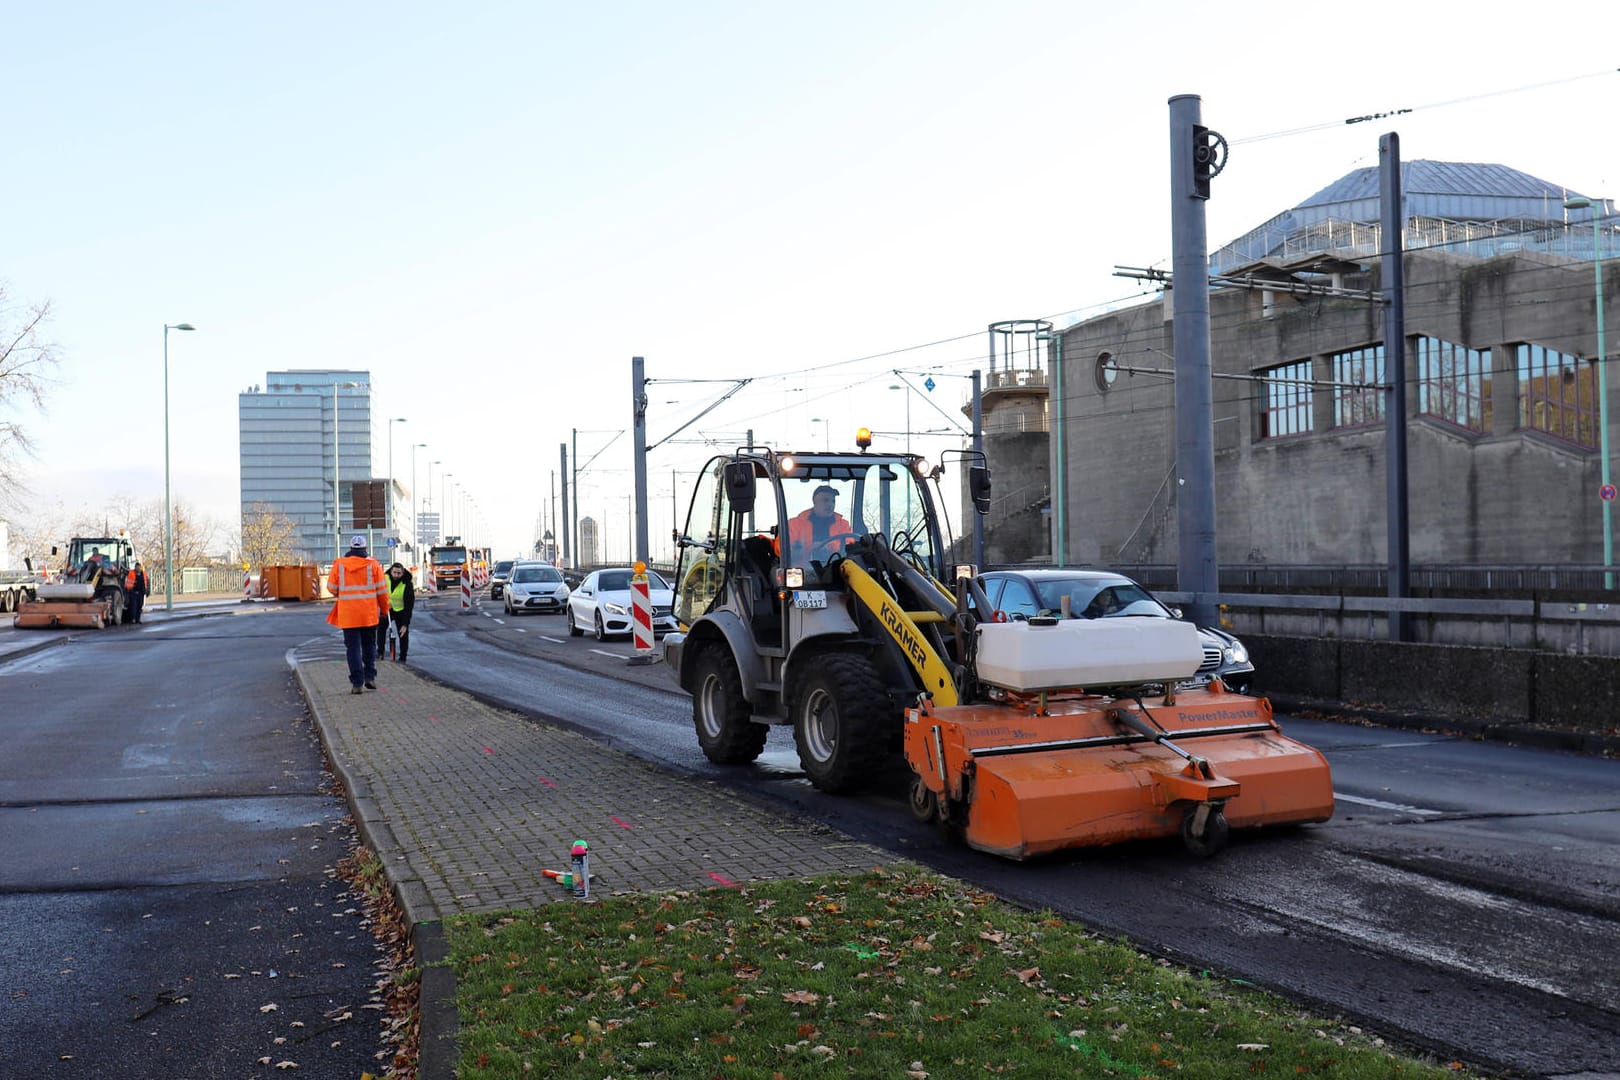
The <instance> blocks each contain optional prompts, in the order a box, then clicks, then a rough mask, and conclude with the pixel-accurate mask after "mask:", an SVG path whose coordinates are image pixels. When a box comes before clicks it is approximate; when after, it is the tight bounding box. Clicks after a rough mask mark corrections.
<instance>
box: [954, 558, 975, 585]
mask: <svg viewBox="0 0 1620 1080" xmlns="http://www.w3.org/2000/svg"><path fill="white" fill-rule="evenodd" d="M972 576H973V564H972V563H970V562H964V563H957V564H956V580H958V581H966V580H967V579H968V578H970V577H972Z"/></svg>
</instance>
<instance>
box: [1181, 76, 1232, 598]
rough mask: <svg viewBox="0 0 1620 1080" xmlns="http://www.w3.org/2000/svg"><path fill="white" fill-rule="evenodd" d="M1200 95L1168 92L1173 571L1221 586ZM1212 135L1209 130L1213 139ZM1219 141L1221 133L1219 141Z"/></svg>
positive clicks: (1211, 169)
mask: <svg viewBox="0 0 1620 1080" xmlns="http://www.w3.org/2000/svg"><path fill="white" fill-rule="evenodd" d="M1201 103H1202V99H1201V98H1199V97H1198V95H1196V94H1178V95H1176V96H1175V97H1173V98H1171V99H1170V250H1171V266H1172V276H1171V280H1172V281H1173V282H1176V283H1178V285H1179V287H1178V288H1173V289H1171V291H1170V302H1171V308H1172V311H1173V312H1174V318H1175V324H1174V327H1173V330H1172V337H1171V340H1172V341H1173V342H1174V344H1173V346H1172V348H1173V351H1174V352H1175V365H1176V474H1177V475H1176V577H1177V584H1178V585H1179V587H1180V589H1181V591H1183V592H1192V593H1213V592H1219V591H1220V565H1219V563H1218V561H1217V559H1216V554H1215V420H1214V402H1213V398H1214V392H1213V389H1212V388H1213V380H1212V379H1211V378H1210V364H1209V284H1208V283H1209V241H1208V237H1207V234H1206V232H1205V227H1204V203H1205V201H1206V200H1207V199H1208V198H1209V180H1210V178H1211V177H1212V176H1214V174H1215V173H1217V172H1219V171H1220V167H1221V166H1222V165H1224V164H1225V160H1224V155H1223V156H1222V158H1221V159H1220V161H1219V162H1218V163H1217V161H1216V157H1215V152H1214V145H1213V143H1212V140H1211V138H1210V136H1211V135H1212V134H1213V133H1212V132H1210V131H1209V129H1207V128H1205V127H1204V126H1203V124H1202V123H1200V120H1201V119H1202V115H1201V114H1202V104H1201ZM1219 138H1220V137H1219V136H1218V135H1217V136H1215V139H1216V140H1219ZM1221 145H1222V146H1223V147H1224V145H1225V144H1224V141H1222V142H1221ZM1187 617H1188V618H1190V619H1191V620H1192V621H1193V622H1195V623H1198V624H1199V625H1201V626H1214V625H1218V624H1219V620H1220V613H1219V612H1218V611H1217V610H1216V608H1215V605H1214V604H1212V603H1209V602H1207V601H1197V602H1194V603H1192V604H1189V605H1187Z"/></svg>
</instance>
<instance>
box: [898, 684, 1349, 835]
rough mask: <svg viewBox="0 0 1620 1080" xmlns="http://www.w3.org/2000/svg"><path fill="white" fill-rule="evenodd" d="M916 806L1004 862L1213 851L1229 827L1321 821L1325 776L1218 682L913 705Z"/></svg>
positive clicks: (909, 756)
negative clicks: (1140, 843) (1067, 854)
mask: <svg viewBox="0 0 1620 1080" xmlns="http://www.w3.org/2000/svg"><path fill="white" fill-rule="evenodd" d="M905 753H906V760H907V763H908V764H909V765H910V766H911V769H912V772H913V773H915V776H914V778H913V783H912V794H911V804H912V810H913V812H914V813H916V814H917V816H918V817H919V818H923V819H925V820H935V821H938V822H940V823H941V824H943V825H944V826H945V827H946V828H947V829H948V830H949V831H950V832H952V833H954V834H957V835H959V836H960V837H961V838H962V839H963V840H965V841H966V842H967V843H968V844H969V845H970V846H971V847H974V848H977V849H979V850H980V851H986V852H990V853H992V854H995V855H1001V856H1004V857H1006V858H1011V859H1025V858H1029V857H1031V856H1036V855H1043V854H1048V853H1051V852H1056V851H1062V850H1066V849H1070V848H1082V847H1093V846H1100V845H1104V844H1115V843H1119V842H1121V841H1126V840H1144V839H1155V838H1168V837H1176V836H1180V837H1181V838H1182V840H1183V842H1184V843H1185V844H1186V845H1187V847H1188V849H1189V850H1191V851H1193V852H1194V853H1195V854H1199V855H1209V854H1213V853H1214V852H1215V851H1218V850H1219V849H1220V848H1221V847H1222V846H1224V845H1225V843H1226V839H1227V833H1228V830H1229V829H1231V828H1249V827H1254V826H1263V825H1291V824H1297V823H1303V822H1316V821H1326V820H1328V818H1330V817H1331V816H1332V815H1333V779H1332V774H1331V772H1330V770H1329V768H1328V763H1327V760H1326V759H1325V758H1324V757H1323V756H1322V755H1321V754H1320V753H1319V752H1318V751H1316V750H1314V749H1312V748H1311V747H1309V746H1306V745H1304V744H1303V743H1300V742H1296V741H1295V740H1293V739H1290V738H1288V737H1286V736H1285V735H1283V733H1282V731H1281V730H1280V729H1279V728H1278V726H1277V723H1276V721H1275V720H1274V719H1273V717H1272V711H1271V703H1270V702H1268V701H1266V700H1265V699H1264V698H1252V697H1245V696H1242V695H1238V694H1232V693H1228V692H1226V690H1225V688H1224V687H1223V686H1222V685H1221V684H1220V682H1219V681H1215V682H1212V683H1210V684H1209V685H1208V686H1206V687H1203V688H1199V689H1189V690H1183V691H1181V692H1180V693H1179V694H1174V693H1172V694H1170V695H1166V696H1165V697H1163V698H1151V699H1146V700H1144V699H1141V698H1128V697H1107V696H1102V695H1094V694H1087V693H1085V692H1083V691H1073V692H1058V693H1048V692H1041V693H1017V692H1006V693H1004V695H1003V699H1002V700H999V701H995V702H992V703H989V704H975V705H959V706H951V707H945V708H937V709H936V708H932V707H931V706H930V704H929V703H928V702H927V701H924V702H922V703H921V704H920V706H919V707H918V708H915V709H912V710H909V711H908V713H907V717H906V725H905Z"/></svg>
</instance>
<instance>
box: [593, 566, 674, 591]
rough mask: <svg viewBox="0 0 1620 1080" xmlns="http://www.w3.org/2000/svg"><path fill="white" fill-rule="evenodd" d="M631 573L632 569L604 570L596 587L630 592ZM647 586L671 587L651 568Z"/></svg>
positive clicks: (654, 587) (600, 589)
mask: <svg viewBox="0 0 1620 1080" xmlns="http://www.w3.org/2000/svg"><path fill="white" fill-rule="evenodd" d="M631 574H632V571H629V570H607V571H603V573H602V575H601V576H600V577H598V578H597V579H596V587H597V589H598V590H599V591H601V592H629V591H630V577H631ZM647 588H649V589H667V588H669V582H667V581H665V580H664V579H663V578H661V577H659V576H658V574H657V572H656V571H653V570H649V571H647Z"/></svg>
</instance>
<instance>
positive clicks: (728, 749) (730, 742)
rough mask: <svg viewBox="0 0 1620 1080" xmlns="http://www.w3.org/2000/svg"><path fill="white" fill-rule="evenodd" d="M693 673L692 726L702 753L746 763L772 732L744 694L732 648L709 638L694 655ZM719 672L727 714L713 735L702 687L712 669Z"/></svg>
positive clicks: (717, 760) (728, 761) (712, 758)
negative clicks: (705, 719) (707, 727)
mask: <svg viewBox="0 0 1620 1080" xmlns="http://www.w3.org/2000/svg"><path fill="white" fill-rule="evenodd" d="M693 659H694V663H693V673H692V726H693V728H694V729H695V730H696V731H697V737H698V745H699V746H700V747H702V748H703V756H704V757H706V758H708V759H709V760H710V761H712V762H714V763H715V764H716V765H747V764H748V763H749V762H751V761H753V760H754V759H755V758H757V757H759V755H760V754H761V753H762V752H763V751H764V750H765V740H766V738H767V737H768V736H769V735H770V732H769V731H767V730H766V728H765V725H764V724H756V723H754V722H753V720H752V719H751V717H752V716H753V712H754V710H753V708H752V707H751V706H750V705H749V704H748V701H747V699H746V698H745V697H744V696H743V688H742V678H741V677H740V676H739V675H738V674H737V665H736V663H735V661H733V660H732V657H731V651H730V650H729V649H727V648H726V647H725V646H724V645H722V644H720V643H719V642H710V643H709V644H707V645H705V646H703V648H702V651H700V652H699V653H698V655H697V656H696V657H694V658H693ZM711 672H713V673H716V674H718V675H719V677H720V679H721V681H722V682H723V683H724V684H725V685H724V690H725V708H724V710H723V711H724V713H725V715H724V716H722V717H721V721H720V736H719V737H718V738H716V739H710V738H709V737H708V735H707V734H706V733H705V732H704V730H703V713H702V710H703V702H702V688H703V683H704V680H705V678H706V677H707V676H708V675H709V674H710V673H711Z"/></svg>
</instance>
